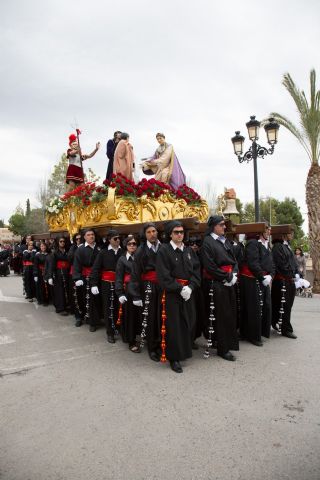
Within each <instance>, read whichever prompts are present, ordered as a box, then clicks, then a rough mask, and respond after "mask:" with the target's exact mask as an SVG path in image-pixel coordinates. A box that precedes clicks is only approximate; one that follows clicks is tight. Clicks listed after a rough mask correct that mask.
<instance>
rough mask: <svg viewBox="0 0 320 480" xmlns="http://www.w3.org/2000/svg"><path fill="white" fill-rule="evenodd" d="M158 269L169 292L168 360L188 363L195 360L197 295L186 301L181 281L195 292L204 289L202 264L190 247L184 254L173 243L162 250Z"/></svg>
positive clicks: (167, 301)
mask: <svg viewBox="0 0 320 480" xmlns="http://www.w3.org/2000/svg"><path fill="white" fill-rule="evenodd" d="M156 269H157V275H158V280H159V285H160V287H161V288H162V289H163V290H164V291H165V311H166V317H167V318H166V323H165V327H166V357H167V359H168V360H169V361H180V360H185V359H186V358H190V357H192V342H193V337H194V328H195V323H196V312H195V302H194V296H193V294H191V297H190V299H189V300H188V301H185V300H184V299H183V298H182V297H181V295H180V292H181V290H182V288H183V286H182V285H181V283H179V282H178V281H177V279H182V280H187V281H188V286H189V287H190V288H191V290H192V291H194V290H195V289H196V288H197V287H200V282H201V275H200V263H199V261H198V258H197V255H196V254H195V253H194V251H193V250H192V249H191V248H190V247H184V248H183V251H181V249H178V248H177V249H174V248H173V246H172V245H171V244H170V243H169V244H165V245H163V246H162V248H161V249H160V250H159V253H158V256H157V266H156Z"/></svg>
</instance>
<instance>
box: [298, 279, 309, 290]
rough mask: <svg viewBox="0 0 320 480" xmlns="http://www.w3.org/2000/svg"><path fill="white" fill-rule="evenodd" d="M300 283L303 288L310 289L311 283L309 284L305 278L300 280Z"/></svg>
mask: <svg viewBox="0 0 320 480" xmlns="http://www.w3.org/2000/svg"><path fill="white" fill-rule="evenodd" d="M300 283H301V287H302V288H309V287H310V282H308V280H306V279H305V278H300Z"/></svg>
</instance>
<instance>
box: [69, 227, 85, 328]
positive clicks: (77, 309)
mask: <svg viewBox="0 0 320 480" xmlns="http://www.w3.org/2000/svg"><path fill="white" fill-rule="evenodd" d="M81 240H82V238H81V234H80V233H76V234H75V235H74V236H73V239H72V245H71V247H70V248H69V250H68V255H67V257H68V261H69V263H70V275H69V300H70V313H71V314H72V315H74V316H75V320H76V323H75V325H76V327H80V326H81V325H82V322H83V315H84V313H83V312H84V303H83V295H81V294H80V288H81V287H79V288H78V289H77V287H76V286H75V283H74V280H73V278H72V275H73V262H74V255H75V253H76V251H77V249H78V247H79V246H80V245H81Z"/></svg>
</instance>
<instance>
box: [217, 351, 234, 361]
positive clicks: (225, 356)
mask: <svg viewBox="0 0 320 480" xmlns="http://www.w3.org/2000/svg"><path fill="white" fill-rule="evenodd" d="M218 355H219V356H220V357H221V358H223V359H224V360H229V362H234V361H235V359H236V357H235V356H234V355H232V353H231V352H227V353H222V354H218Z"/></svg>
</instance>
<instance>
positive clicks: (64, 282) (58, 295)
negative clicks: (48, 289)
mask: <svg viewBox="0 0 320 480" xmlns="http://www.w3.org/2000/svg"><path fill="white" fill-rule="evenodd" d="M49 266H50V270H49V273H48V274H49V280H48V283H49V285H51V286H53V298H54V306H55V309H56V312H57V313H59V314H60V315H63V316H67V315H68V314H69V309H70V301H69V275H70V274H69V272H70V264H69V260H68V252H67V249H66V239H65V238H64V237H60V238H58V239H57V244H56V245H55V248H54V250H53V252H52V256H51V261H50V263H49Z"/></svg>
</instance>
